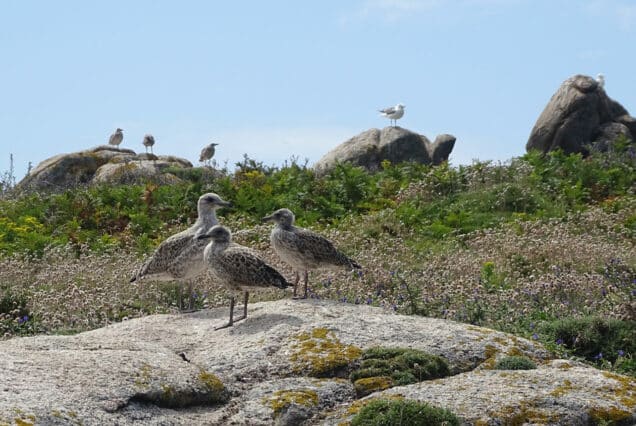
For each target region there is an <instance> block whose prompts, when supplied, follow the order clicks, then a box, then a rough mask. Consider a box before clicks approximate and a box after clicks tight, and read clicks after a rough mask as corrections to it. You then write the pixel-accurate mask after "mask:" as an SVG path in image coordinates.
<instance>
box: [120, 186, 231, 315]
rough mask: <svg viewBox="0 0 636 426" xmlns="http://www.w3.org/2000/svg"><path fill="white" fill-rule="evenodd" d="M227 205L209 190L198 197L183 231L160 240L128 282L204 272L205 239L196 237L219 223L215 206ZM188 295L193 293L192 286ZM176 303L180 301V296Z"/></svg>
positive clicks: (182, 278)
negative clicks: (195, 214) (191, 218)
mask: <svg viewBox="0 0 636 426" xmlns="http://www.w3.org/2000/svg"><path fill="white" fill-rule="evenodd" d="M230 205H231V204H230V203H228V202H227V201H224V200H223V199H222V198H221V197H219V196H218V195H216V194H214V193H212V192H210V193H207V194H203V195H202V196H201V197H199V201H198V204H197V211H198V214H199V216H198V218H197V220H196V222H195V223H194V224H193V225H192V226H191V227H189V228H188V229H186V230H185V231H181V232H179V233H178V234H175V235H172V236H171V237H169V238H168V239H166V240H165V241H164V242H162V243H161V244H160V245H159V247H157V249H156V250H155V252H154V253H153V254H152V256H150V258H148V260H146V262H145V263H144V264H143V265H142V266H141V268H139V270H138V271H137V272H136V273H135V275H134V276H133V277H132V278H131V279H130V282H134V281H137V280H141V279H142V278H147V279H153V280H157V281H173V280H176V281H187V280H190V279H192V278H194V277H196V276H197V275H200V274H202V273H203V272H205V268H206V265H205V263H204V262H203V250H204V249H205V245H206V242H205V241H200V240H198V239H197V237H198V236H199V235H203V234H205V233H206V232H207V231H208V230H209V229H210V228H211V227H213V226H214V225H217V224H218V223H219V221H218V219H217V218H216V209H218V208H220V207H228V206H230ZM189 296H190V297H192V289H191V288H190V289H189ZM190 302H191V301H190ZM179 303H180V305H181V300H180V301H179ZM190 307H192V306H190Z"/></svg>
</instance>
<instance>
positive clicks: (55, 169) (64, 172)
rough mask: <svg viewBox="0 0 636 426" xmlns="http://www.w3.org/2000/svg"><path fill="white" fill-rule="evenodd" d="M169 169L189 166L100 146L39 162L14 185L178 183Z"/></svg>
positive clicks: (171, 158) (175, 159)
mask: <svg viewBox="0 0 636 426" xmlns="http://www.w3.org/2000/svg"><path fill="white" fill-rule="evenodd" d="M169 167H176V168H183V169H185V168H192V163H190V162H189V161H188V160H185V159H183V158H178V157H174V156H167V155H160V156H156V155H153V154H146V153H143V154H137V153H135V151H133V150H130V149H125V148H117V147H114V146H109V145H102V146H97V147H95V148H92V149H87V150H85V151H79V152H73V153H70V154H60V155H56V156H54V157H51V158H49V159H47V160H44V161H42V162H41V163H40V164H38V166H37V167H35V168H34V169H33V170H31V172H30V173H29V174H28V175H27V176H25V177H24V179H22V181H20V183H18V188H21V189H48V190H56V189H66V188H69V187H74V186H76V185H81V184H92V183H111V184H130V183H141V182H145V181H147V180H148V179H152V180H153V181H155V182H156V183H160V184H170V183H175V182H178V181H179V178H178V177H176V176H175V175H174V174H171V173H166V172H165V171H166V169H167V168H169Z"/></svg>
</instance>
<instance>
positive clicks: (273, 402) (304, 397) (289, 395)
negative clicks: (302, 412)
mask: <svg viewBox="0 0 636 426" xmlns="http://www.w3.org/2000/svg"><path fill="white" fill-rule="evenodd" d="M264 402H265V403H266V404H268V405H269V406H270V407H271V408H272V410H274V413H275V414H276V413H280V412H281V411H283V410H284V409H286V408H287V407H289V406H290V405H292V404H296V405H304V406H305V407H313V406H316V405H318V394H317V393H316V392H315V391H313V390H311V389H298V390H279V391H276V392H274V395H272V396H271V397H269V398H265V401H264Z"/></svg>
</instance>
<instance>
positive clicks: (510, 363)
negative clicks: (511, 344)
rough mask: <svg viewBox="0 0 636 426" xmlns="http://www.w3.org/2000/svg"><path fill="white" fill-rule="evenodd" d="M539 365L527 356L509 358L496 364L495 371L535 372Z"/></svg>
mask: <svg viewBox="0 0 636 426" xmlns="http://www.w3.org/2000/svg"><path fill="white" fill-rule="evenodd" d="M535 368H537V365H536V364H535V363H534V361H532V360H531V359H530V358H528V357H525V356H507V357H505V358H502V359H500V360H499V361H497V364H495V370H534V369H535Z"/></svg>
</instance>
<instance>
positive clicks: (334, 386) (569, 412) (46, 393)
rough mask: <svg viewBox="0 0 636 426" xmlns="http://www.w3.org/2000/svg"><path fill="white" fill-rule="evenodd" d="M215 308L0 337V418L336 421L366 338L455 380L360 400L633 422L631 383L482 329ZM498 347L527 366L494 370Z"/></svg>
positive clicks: (494, 415)
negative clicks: (398, 398) (426, 360)
mask: <svg viewBox="0 0 636 426" xmlns="http://www.w3.org/2000/svg"><path fill="white" fill-rule="evenodd" d="M227 314H228V312H227V308H219V309H212V310H206V311H201V312H196V313H192V314H185V315H156V316H149V317H144V318H139V319H134V320H130V321H126V322H122V323H118V324H114V325H111V326H109V327H105V328H103V329H99V330H94V331H91V332H86V333H82V334H78V335H75V336H40V337H32V338H16V339H12V340H9V341H4V342H0V353H1V354H2V357H0V424H3V423H16V419H21V420H23V421H27V422H31V423H34V424H80V423H81V424H84V425H97V424H120V425H127V424H148V425H159V424H161V425H181V424H183V425H186V424H224V425H225V424H227V425H273V424H279V425H301V424H306V425H309V424H312V425H313V424H338V423H339V422H341V421H344V420H346V419H347V418H349V416H350V412H352V411H355V410H356V407H359V406H361V405H362V404H363V403H364V402H360V400H358V401H356V400H355V398H356V396H355V391H354V388H353V385H352V384H351V382H350V381H349V380H348V379H347V375H348V371H349V370H348V368H349V366H350V365H351V364H355V363H356V359H357V356H359V354H360V350H363V349H367V348H369V347H373V346H384V347H396V346H397V347H412V348H415V349H420V350H423V351H426V352H429V353H432V354H435V355H440V356H442V357H444V358H445V359H446V360H448V363H449V365H450V367H451V370H452V372H453V374H455V375H454V376H451V377H448V378H444V379H437V380H433V381H429V382H423V383H420V384H415V385H409V386H402V387H396V388H392V389H389V390H386V391H383V392H377V393H374V394H371V395H370V396H369V397H368V398H372V397H376V396H378V395H395V394H401V395H403V396H404V397H407V398H413V399H418V400H421V401H429V402H431V403H434V404H436V405H440V406H445V407H447V408H450V409H452V410H453V411H454V412H455V413H456V414H457V415H459V416H461V417H462V418H463V419H464V420H465V422H466V424H473V423H474V422H476V421H477V420H483V421H485V422H486V423H482V424H516V423H510V422H511V421H512V420H510V419H513V420H515V419H516V420H520V419H521V420H524V419H527V421H528V422H529V423H531V422H533V421H534V422H535V423H537V422H538V421H535V420H537V419H540V418H544V419H549V420H550V421H549V423H550V424H562V425H579V424H580V425H583V424H589V421H590V419H592V418H604V417H603V416H609V415H610V414H612V415H616V416H622V421H624V424H629V421H636V382H635V381H634V380H632V379H629V378H626V377H623V376H618V375H613V374H610V373H607V372H602V371H599V370H596V369H594V368H590V367H586V366H584V365H581V364H577V363H574V362H570V361H564V360H558V361H555V360H550V359H549V354H548V353H547V351H546V350H545V349H543V348H542V347H541V345H539V344H537V343H535V342H532V341H528V340H525V339H521V338H517V337H514V336H511V335H507V334H505V333H501V332H496V331H493V330H490V329H486V328H481V327H475V326H471V325H466V324H461V323H455V322H451V321H444V320H440V319H432V318H424V317H415V316H403V315H395V314H393V313H390V312H387V311H385V310H383V309H381V308H374V307H369V306H362V305H350V304H341V303H337V302H331V301H316V300H307V301H293V300H289V299H284V300H279V301H276V302H263V303H254V304H250V305H249V317H248V318H247V320H244V321H241V322H238V323H236V325H235V326H234V327H232V328H228V329H223V330H219V331H214V327H215V326H217V325H219V324H221V323H224V322H225V321H226V320H227ZM180 354H181V355H180ZM509 354H515V355H525V356H528V357H530V358H532V359H533V360H534V361H535V362H536V363H537V364H539V368H538V369H537V370H528V371H495V370H492V367H493V365H494V364H495V362H496V360H497V359H498V358H500V357H502V356H505V355H509ZM310 375H312V376H314V377H309V376H310ZM217 379H218V380H217ZM608 413H609V414H608ZM594 416H596V417H594ZM630 419H631V420H630ZM516 420H515V421H516ZM506 422H508V423H506ZM519 424H521V423H519Z"/></svg>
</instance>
